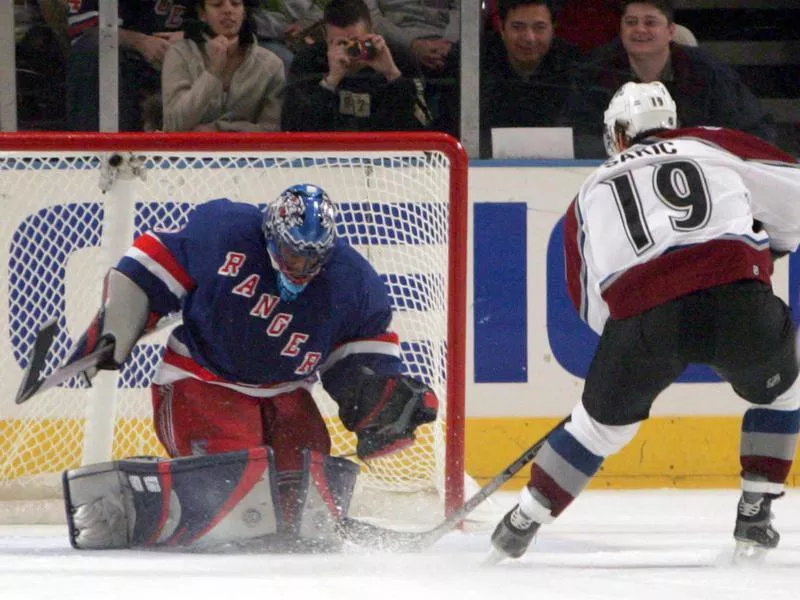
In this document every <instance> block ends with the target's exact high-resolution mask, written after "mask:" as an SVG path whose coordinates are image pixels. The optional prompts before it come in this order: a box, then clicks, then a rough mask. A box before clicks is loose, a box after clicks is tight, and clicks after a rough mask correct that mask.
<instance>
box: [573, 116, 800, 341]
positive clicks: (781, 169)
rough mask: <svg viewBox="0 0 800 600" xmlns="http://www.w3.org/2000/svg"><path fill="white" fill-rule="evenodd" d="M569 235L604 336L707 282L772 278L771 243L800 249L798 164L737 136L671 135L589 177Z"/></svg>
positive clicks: (579, 292) (581, 290) (588, 304)
mask: <svg viewBox="0 0 800 600" xmlns="http://www.w3.org/2000/svg"><path fill="white" fill-rule="evenodd" d="M564 235H565V242H564V243H565V253H566V265H567V285H568V288H569V293H570V296H571V298H572V300H573V302H574V303H575V306H576V307H577V308H578V311H579V312H580V315H581V318H582V319H583V320H584V321H586V323H588V324H589V325H590V326H591V327H592V329H594V330H595V331H596V332H598V333H600V332H602V330H603V326H604V325H605V322H606V320H607V319H608V318H609V316H610V317H612V318H614V319H622V318H626V317H630V316H634V315H637V314H640V313H642V312H644V311H646V310H648V309H650V308H653V307H654V306H657V305H659V304H662V303H664V302H668V301H670V300H673V299H675V298H679V297H681V296H685V295H687V294H690V293H692V292H694V291H697V290H700V289H705V288H709V287H713V286H717V285H723V284H726V283H731V282H734V281H738V280H743V279H758V280H761V281H763V282H765V283H767V284H769V283H770V278H771V275H772V256H771V254H770V248H771V249H773V250H778V251H794V250H796V249H797V246H798V244H800V166H799V165H798V164H797V162H796V161H795V160H794V159H793V158H792V157H791V156H789V155H788V154H786V153H784V152H782V151H781V150H779V149H777V148H775V147H774V146H772V145H770V144H767V143H766V142H764V141H762V140H760V139H758V138H756V137H753V136H750V135H748V134H744V133H741V132H738V131H732V130H726V129H719V128H705V127H696V128H687V129H679V130H671V131H665V132H662V133H659V134H657V135H654V136H652V137H649V138H647V139H646V140H644V141H643V142H642V143H641V144H638V145H636V146H633V147H632V148H629V149H628V150H626V151H625V152H621V153H619V154H616V155H615V156H613V157H612V158H610V159H609V160H608V161H607V162H606V163H605V164H603V165H602V166H601V167H599V168H598V169H597V170H596V171H595V172H594V173H593V174H592V175H591V176H590V177H589V178H588V179H587V180H586V181H585V182H584V184H583V186H582V187H581V190H580V193H579V194H578V196H577V197H576V198H575V199H574V200H573V202H572V203H571V204H570V206H569V209H568V210H567V214H566V219H565V234H564Z"/></svg>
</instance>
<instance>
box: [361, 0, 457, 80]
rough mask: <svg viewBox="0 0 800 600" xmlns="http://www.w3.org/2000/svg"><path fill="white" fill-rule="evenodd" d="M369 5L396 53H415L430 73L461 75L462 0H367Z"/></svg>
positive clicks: (371, 13)
mask: <svg viewBox="0 0 800 600" xmlns="http://www.w3.org/2000/svg"><path fill="white" fill-rule="evenodd" d="M367 6H369V11H370V15H371V16H372V22H373V24H374V25H375V31H376V32H377V33H379V34H380V35H382V36H383V37H384V38H385V39H386V41H387V43H388V44H389V47H390V48H392V50H393V51H394V52H404V53H408V54H410V55H411V56H413V57H414V59H416V61H417V64H418V65H419V67H420V68H421V69H422V72H423V73H424V74H425V75H426V76H447V75H448V74H449V75H455V74H457V72H458V68H459V61H458V40H459V32H460V31H459V11H460V6H461V0H416V1H414V2H409V1H408V0H367Z"/></svg>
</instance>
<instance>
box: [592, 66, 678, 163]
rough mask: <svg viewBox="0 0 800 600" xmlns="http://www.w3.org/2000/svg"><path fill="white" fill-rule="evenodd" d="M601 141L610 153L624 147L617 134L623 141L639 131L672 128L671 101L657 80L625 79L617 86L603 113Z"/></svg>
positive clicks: (675, 118)
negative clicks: (638, 80) (637, 81)
mask: <svg viewBox="0 0 800 600" xmlns="http://www.w3.org/2000/svg"><path fill="white" fill-rule="evenodd" d="M603 123H604V124H605V127H604V132H603V142H604V143H605V146H606V152H607V153H608V155H609V156H613V155H614V154H617V153H618V152H621V151H622V150H624V148H621V147H620V144H619V135H620V134H621V135H623V136H624V137H625V141H626V143H627V144H629V143H630V141H631V140H632V139H633V138H635V137H636V136H637V135H639V134H640V133H642V132H643V131H649V130H651V129H675V127H677V126H678V115H677V109H676V107H675V101H674V100H673V99H672V96H670V95H669V91H667V88H666V87H664V84H663V83H661V82H660V81H654V82H652V83H633V82H628V83H626V84H625V85H623V86H622V87H621V88H619V89H618V90H617V92H616V93H615V94H614V97H613V98H611V102H610V103H609V104H608V109H607V110H606V112H605V114H604V115H603Z"/></svg>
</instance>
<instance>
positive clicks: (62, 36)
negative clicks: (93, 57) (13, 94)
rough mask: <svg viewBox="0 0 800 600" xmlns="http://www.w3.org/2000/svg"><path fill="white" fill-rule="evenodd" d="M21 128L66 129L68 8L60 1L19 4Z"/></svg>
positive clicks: (16, 17) (30, 0)
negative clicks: (65, 92)
mask: <svg viewBox="0 0 800 600" xmlns="http://www.w3.org/2000/svg"><path fill="white" fill-rule="evenodd" d="M14 34H15V41H16V76H17V118H18V123H17V127H18V128H19V129H64V127H65V120H64V119H65V116H66V110H65V104H66V100H65V96H64V86H65V75H64V73H65V71H66V64H67V56H68V54H69V38H68V36H67V7H66V5H64V4H62V3H61V2H60V0H38V2H37V1H34V0H24V1H23V0H15V2H14Z"/></svg>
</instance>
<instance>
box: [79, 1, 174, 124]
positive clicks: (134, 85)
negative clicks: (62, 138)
mask: <svg viewBox="0 0 800 600" xmlns="http://www.w3.org/2000/svg"><path fill="white" fill-rule="evenodd" d="M69 6H70V12H69V17H68V24H69V34H70V37H71V38H72V47H71V50H70V56H69V61H68V66H67V82H66V88H67V92H66V93H67V128H68V129H71V130H73V131H97V130H98V128H99V114H98V105H99V88H100V78H99V54H98V0H76V1H74V2H70V3H69ZM185 12H186V5H185V3H184V2H181V1H179V0H144V1H140V2H120V3H119V16H120V18H121V20H122V21H121V24H120V29H119V46H120V48H119V130H120V131H140V130H141V129H142V126H143V123H142V103H143V102H144V101H145V100H146V98H147V97H148V96H149V95H151V94H158V93H159V92H160V89H161V74H160V70H161V63H162V62H163V60H164V55H165V54H166V52H167V50H168V49H169V47H170V46H171V45H172V44H173V43H174V42H176V41H178V40H180V39H182V38H183V31H181V26H182V24H183V17H184V14H185Z"/></svg>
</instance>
